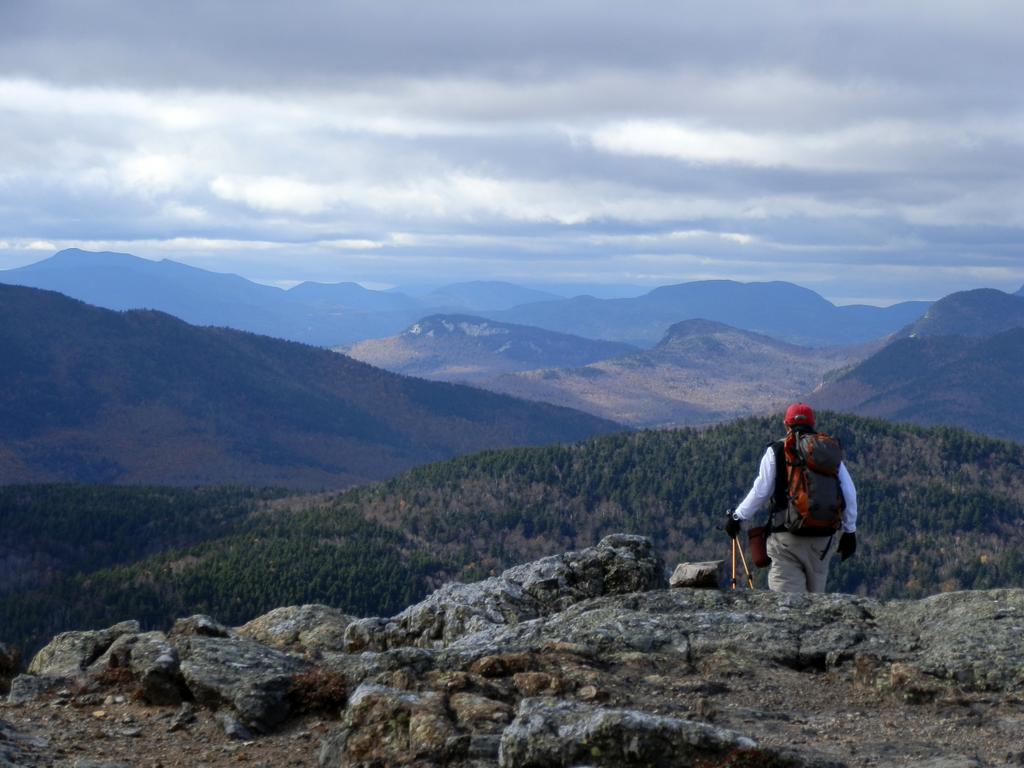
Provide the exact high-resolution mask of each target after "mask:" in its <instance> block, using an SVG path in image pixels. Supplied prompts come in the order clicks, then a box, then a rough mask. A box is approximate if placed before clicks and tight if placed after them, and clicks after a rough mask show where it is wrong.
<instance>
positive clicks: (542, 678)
mask: <svg viewBox="0 0 1024 768" xmlns="http://www.w3.org/2000/svg"><path fill="white" fill-rule="evenodd" d="M512 684H513V685H514V686H515V687H516V690H517V691H519V693H520V694H522V695H523V696H539V695H541V694H542V693H556V692H557V690H558V684H557V682H556V680H555V678H554V677H552V676H551V675H549V674H548V673H547V672H518V673H516V674H515V675H513V676H512Z"/></svg>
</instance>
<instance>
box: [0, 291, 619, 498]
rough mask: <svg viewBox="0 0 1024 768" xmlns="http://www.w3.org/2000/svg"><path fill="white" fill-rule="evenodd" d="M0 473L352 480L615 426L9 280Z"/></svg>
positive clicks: (309, 482)
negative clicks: (105, 306) (108, 306)
mask: <svg viewBox="0 0 1024 768" xmlns="http://www.w3.org/2000/svg"><path fill="white" fill-rule="evenodd" d="M0 360H2V361H3V365H0V482H6V483H12V482H54V481H75V482H87V483H97V484H98V483H116V484H129V483H131V484H161V485H181V486H191V485H199V484H202V485H209V484H225V483H232V484H240V485H254V484H267V485H278V486H285V487H289V488H303V489H321V488H333V489H338V488H345V487H349V486H351V485H353V484H356V483H361V482H369V481H373V480H381V479H383V478H386V477H391V476H393V475H395V474H397V473H398V472H400V471H403V470H406V469H409V468H410V467H412V466H415V465H417V464H422V463H423V462H427V461H440V460H443V459H447V458H450V457H452V456H455V455H457V454H459V453H469V452H472V451H478V450H482V449H484V448H499V447H507V446H511V445H543V444H547V443H551V442H559V441H565V442H571V441H575V440H582V439H584V438H587V437H591V436H593V435H596V434H605V433H607V432H610V431H613V430H616V429H618V428H619V425H617V424H613V423H610V422H607V421H603V420H601V419H598V418H595V417H593V416H589V415H587V414H583V413H579V412H575V411H570V410H567V409H564V408H557V407H555V406H550V405H546V404H543V403H528V402H525V401H522V400H515V399H513V398H509V397H505V396H501V395H496V394H494V393H491V392H483V391H481V390H478V389H474V388H471V387H460V386H457V385H454V384H446V383H442V382H427V381H422V380H419V379H412V378H406V377H402V376H397V375H395V374H393V373H388V372H387V371H382V370H380V369H378V368H373V367H371V366H369V365H366V364H365V363H359V362H357V361H355V360H352V359H351V358H348V357H345V356H344V355H339V354H336V353H333V352H330V351H328V350H326V349H319V348H316V347H310V346H306V345H304V344H298V343H295V342H288V341H282V340H280V339H273V338H270V337H268V336H257V335H255V334H251V333H243V332H241V331H234V330H230V329H227V328H200V327H197V326H193V325H188V324H187V323H184V322H182V321H181V320H178V319H177V318H174V317H171V316H170V315H165V314H163V313H160V312H151V311H129V312H113V311H110V310H106V309H100V308H98V307H92V306H89V305H87V304H83V303H81V302H79V301H75V300H73V299H69V298H68V297H66V296H62V295H61V294H59V293H53V292H50V291H40V290H36V289H34V288H23V287H20V286H13V285H2V284H0Z"/></svg>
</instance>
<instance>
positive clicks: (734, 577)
mask: <svg viewBox="0 0 1024 768" xmlns="http://www.w3.org/2000/svg"><path fill="white" fill-rule="evenodd" d="M729 588H730V589H736V539H733V540H732V581H730V582H729Z"/></svg>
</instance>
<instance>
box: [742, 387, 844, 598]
mask: <svg viewBox="0 0 1024 768" xmlns="http://www.w3.org/2000/svg"><path fill="white" fill-rule="evenodd" d="M783 423H784V425H785V427H786V429H787V434H786V437H785V438H783V439H782V440H778V441H776V442H774V443H772V444H771V445H769V446H768V448H767V449H766V450H765V453H764V455H763V456H762V458H761V465H760V468H759V470H758V476H757V479H756V480H755V481H754V485H753V487H751V489H750V492H749V493H748V494H747V496H746V498H745V499H744V500H743V501H742V502H741V503H740V505H739V506H738V507H736V509H735V510H734V511H731V512H729V513H728V514H727V519H726V524H725V530H726V533H728V534H729V536H731V537H733V538H735V537H736V536H737V535H738V534H739V531H740V529H741V521H743V520H749V519H751V518H752V517H753V515H754V514H755V513H756V512H757V511H758V510H759V509H760V508H761V507H762V506H763V505H764V504H765V503H766V502H767V503H768V504H769V513H770V518H769V524H768V525H769V534H770V535H769V537H768V546H767V548H768V556H769V557H770V558H771V568H770V570H769V571H768V588H769V589H771V590H772V591H773V592H824V591H825V582H826V581H827V579H828V565H829V564H828V555H829V551H830V548H831V546H832V542H833V540H834V538H835V534H836V533H838V532H839V531H840V530H841V531H842V535H841V536H840V538H839V546H838V551H839V554H840V555H841V556H842V559H843V560H846V559H847V558H849V557H851V556H852V555H853V553H854V552H855V551H856V549H857V534H856V530H857V490H856V488H855V487H854V484H853V478H851V477H850V473H849V471H848V470H847V469H846V465H845V463H844V462H843V461H842V459H841V450H840V451H839V453H838V455H836V456H833V455H831V453H832V452H833V451H835V450H838V441H835V440H833V439H832V438H827V437H826V436H820V437H819V436H817V433H816V432H815V431H814V411H813V410H811V407H810V406H809V405H806V404H804V403H794V404H793V405H791V406H789V408H788V409H787V410H786V415H785V417H784V419H783ZM812 436H813V437H812ZM815 445H820V446H822V448H821V449H820V451H819V453H821V454H825V457H824V460H822V461H820V462H819V463H816V462H815V460H814V458H813V457H811V458H809V456H808V455H807V454H808V453H809V452H813V451H814V447H813V446H815ZM809 446H810V447H809ZM833 446H834V447H833Z"/></svg>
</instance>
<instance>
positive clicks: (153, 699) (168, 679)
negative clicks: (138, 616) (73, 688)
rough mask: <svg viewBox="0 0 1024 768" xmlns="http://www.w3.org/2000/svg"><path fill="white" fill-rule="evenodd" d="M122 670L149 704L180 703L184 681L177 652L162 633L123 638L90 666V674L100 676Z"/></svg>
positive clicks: (174, 704) (116, 641) (183, 691)
mask: <svg viewBox="0 0 1024 768" xmlns="http://www.w3.org/2000/svg"><path fill="white" fill-rule="evenodd" d="M118 669H125V670H128V671H129V672H130V673H131V676H132V677H133V678H134V679H135V680H136V681H138V684H139V689H140V694H141V696H142V698H143V699H144V700H146V701H147V702H149V703H150V704H165V705H172V706H176V705H178V704H180V703H181V702H182V698H183V694H184V693H185V681H184V679H183V678H182V676H181V669H180V667H179V659H178V651H177V649H176V648H175V647H174V646H173V645H171V643H170V642H169V641H168V639H167V636H166V635H164V633H163V632H145V633H142V634H137V635H122V636H121V637H119V638H117V640H115V641H114V642H113V644H111V646H110V648H108V649H107V651H106V652H105V653H104V654H103V655H102V656H100V657H99V658H98V659H97V660H96V661H95V662H93V664H92V665H91V666H90V667H89V674H90V675H93V676H100V675H103V674H104V672H107V671H110V670H118Z"/></svg>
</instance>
